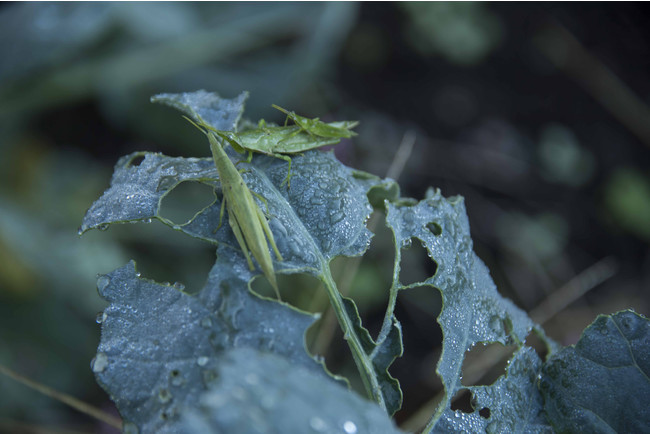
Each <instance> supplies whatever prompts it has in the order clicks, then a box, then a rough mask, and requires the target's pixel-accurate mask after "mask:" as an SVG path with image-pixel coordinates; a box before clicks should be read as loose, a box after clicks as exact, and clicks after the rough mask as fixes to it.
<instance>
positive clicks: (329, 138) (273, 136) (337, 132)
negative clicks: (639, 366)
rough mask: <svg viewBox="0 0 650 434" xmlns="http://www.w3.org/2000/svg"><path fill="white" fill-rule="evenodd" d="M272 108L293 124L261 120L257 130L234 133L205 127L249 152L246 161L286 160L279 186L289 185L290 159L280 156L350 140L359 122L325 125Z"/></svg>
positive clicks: (239, 148)
mask: <svg viewBox="0 0 650 434" xmlns="http://www.w3.org/2000/svg"><path fill="white" fill-rule="evenodd" d="M273 107H274V108H276V109H278V110H280V111H282V112H283V113H286V114H287V121H288V120H289V119H292V120H293V121H294V123H295V125H290V126H287V125H286V124H287V121H285V125H284V126H269V125H267V124H266V122H264V119H262V120H260V122H259V123H258V126H257V128H255V129H249V130H245V131H243V132H239V133H235V132H232V131H220V130H217V129H215V128H212V127H210V126H208V125H206V126H205V127H206V128H208V129H210V130H211V131H213V132H214V133H215V134H216V135H218V136H219V137H220V138H221V139H223V140H225V141H227V142H228V143H230V145H231V146H232V147H233V149H235V151H237V152H239V153H244V152H245V151H248V158H247V160H246V161H247V162H249V163H250V162H251V159H252V157H253V152H259V153H261V154H266V155H270V156H273V157H276V158H281V159H283V160H285V161H286V162H287V163H288V165H289V167H288V174H287V177H286V178H285V180H284V182H283V183H282V184H285V183H286V184H288V187H291V181H290V180H291V158H290V157H289V156H287V155H283V154H296V153H300V152H303V151H308V150H310V149H315V148H320V147H321V146H326V145H334V144H336V143H338V142H339V141H340V140H341V138H350V137H353V136H355V135H356V133H355V132H353V131H350V129H351V128H354V127H356V126H357V125H358V124H359V122H358V121H341V122H332V123H325V122H322V121H320V120H319V119H318V118H314V119H310V118H305V117H302V116H298V115H297V114H295V113H294V112H289V111H287V110H285V109H283V108H281V107H278V106H276V105H273Z"/></svg>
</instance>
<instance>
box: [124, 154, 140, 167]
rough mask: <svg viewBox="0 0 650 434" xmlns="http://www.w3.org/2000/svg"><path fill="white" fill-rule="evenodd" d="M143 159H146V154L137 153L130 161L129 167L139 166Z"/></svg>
mask: <svg viewBox="0 0 650 434" xmlns="http://www.w3.org/2000/svg"><path fill="white" fill-rule="evenodd" d="M143 161H144V155H137V156H135V157H133V159H132V160H131V161H129V163H128V167H137V166H139V165H140V164H142V162H143Z"/></svg>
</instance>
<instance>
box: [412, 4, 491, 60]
mask: <svg viewBox="0 0 650 434" xmlns="http://www.w3.org/2000/svg"><path fill="white" fill-rule="evenodd" d="M402 7H403V8H404V10H405V11H406V12H407V14H408V16H409V19H410V20H412V23H411V26H409V27H407V30H408V34H407V36H408V40H409V42H410V43H411V44H412V45H413V47H414V48H415V49H416V50H418V51H419V52H421V53H422V54H424V55H427V54H431V53H438V54H440V55H442V56H444V57H445V58H446V59H447V60H449V61H450V62H454V63H457V64H460V65H467V66H471V65H474V64H477V63H479V62H480V61H481V60H483V59H484V58H485V56H487V55H488V54H489V53H490V51H492V49H493V48H494V47H495V46H496V45H497V44H498V43H499V40H500V39H501V32H502V31H503V30H502V26H501V23H500V22H499V18H498V17H497V16H495V15H494V14H493V13H491V12H490V11H489V10H488V9H487V8H486V7H485V6H484V5H483V4H481V3H471V2H404V3H402Z"/></svg>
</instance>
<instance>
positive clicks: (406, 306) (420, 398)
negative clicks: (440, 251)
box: [390, 285, 444, 431]
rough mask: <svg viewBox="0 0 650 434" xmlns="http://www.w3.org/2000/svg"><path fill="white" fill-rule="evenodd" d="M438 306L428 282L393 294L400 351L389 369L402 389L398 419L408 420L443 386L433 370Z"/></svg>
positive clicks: (437, 355) (439, 350)
mask: <svg viewBox="0 0 650 434" xmlns="http://www.w3.org/2000/svg"><path fill="white" fill-rule="evenodd" d="M441 307H442V295H441V294H440V291H439V290H438V289H436V288H434V287H432V286H428V285H423V286H417V287H412V288H408V289H405V290H403V291H400V293H399V295H398V297H397V304H396V306H395V315H396V316H397V318H399V320H400V323H401V325H402V339H403V342H404V354H403V355H402V357H399V358H397V359H396V360H395V362H394V363H393V366H392V368H391V370H390V372H391V374H392V375H393V376H394V377H395V378H399V379H400V386H401V388H402V391H403V393H404V401H403V404H402V410H401V411H399V412H398V413H397V415H396V417H397V420H398V422H402V421H406V420H408V419H409V415H413V414H415V413H416V412H417V410H418V409H420V408H422V407H423V406H424V405H426V404H427V402H428V401H429V400H430V399H431V397H432V396H436V395H438V393H439V392H440V391H442V390H444V389H443V383H442V379H441V378H440V376H439V374H438V373H437V372H436V366H437V365H438V362H439V361H440V355H441V353H442V338H443V337H442V329H441V328H440V325H439V324H438V322H437V321H436V318H437V317H438V315H439V314H440V309H441ZM400 418H402V419H400ZM408 431H411V429H410V428H409V429H408Z"/></svg>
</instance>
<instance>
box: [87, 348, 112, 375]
mask: <svg viewBox="0 0 650 434" xmlns="http://www.w3.org/2000/svg"><path fill="white" fill-rule="evenodd" d="M106 366H108V356H107V355H106V353H97V355H96V356H95V358H94V359H93V360H92V361H91V362H90V369H92V370H93V372H95V373H100V372H104V369H106Z"/></svg>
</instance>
